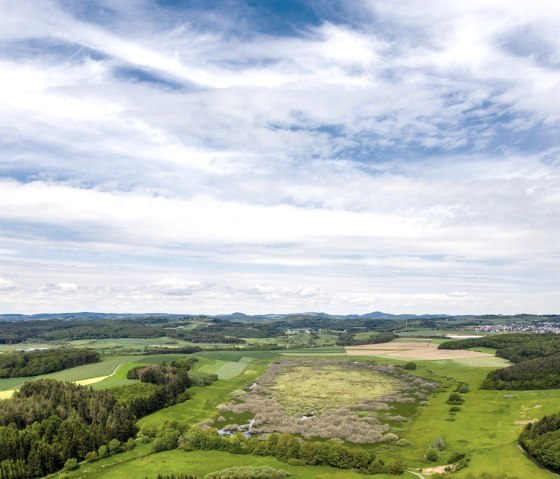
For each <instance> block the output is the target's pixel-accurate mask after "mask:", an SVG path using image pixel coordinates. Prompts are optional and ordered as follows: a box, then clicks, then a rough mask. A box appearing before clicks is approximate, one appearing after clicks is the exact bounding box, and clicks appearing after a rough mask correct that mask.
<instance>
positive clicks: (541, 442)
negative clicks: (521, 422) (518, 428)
mask: <svg viewBox="0 0 560 479" xmlns="http://www.w3.org/2000/svg"><path fill="white" fill-rule="evenodd" d="M519 442H520V444H521V445H522V446H523V448H524V449H525V451H527V453H528V454H529V455H530V456H532V457H533V458H534V459H535V460H536V461H538V462H539V463H540V464H542V465H543V466H545V467H548V468H549V469H551V470H553V471H555V472H560V413H556V414H551V415H549V416H544V417H543V418H542V419H541V420H540V421H538V422H535V423H529V424H527V426H525V429H524V430H523V432H522V433H521V435H520V436H519Z"/></svg>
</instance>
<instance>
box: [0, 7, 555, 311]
mask: <svg viewBox="0 0 560 479" xmlns="http://www.w3.org/2000/svg"><path fill="white" fill-rule="evenodd" d="M147 5H149V2H132V3H129V2H125V3H123V4H120V3H119V4H118V5H116V4H113V5H110V7H111V8H113V9H114V10H115V11H116V15H117V17H116V18H114V21H113V22H104V23H103V24H96V23H94V22H88V21H87V19H86V18H84V17H81V19H78V18H77V17H76V16H74V15H73V13H72V11H70V10H68V9H67V7H68V5H66V4H64V3H63V2H54V1H40V2H30V1H21V2H3V3H2V4H1V6H0V8H1V10H2V15H0V18H1V19H0V37H1V38H2V40H3V41H4V42H5V45H4V46H0V54H1V56H0V73H1V74H0V108H1V109H2V112H3V115H2V120H0V138H2V150H1V151H2V153H1V155H0V224H1V228H0V229H2V234H1V236H0V261H2V262H3V265H4V264H5V265H6V268H8V269H9V271H10V274H11V275H12V276H9V278H14V283H13V284H16V282H17V288H15V289H14V286H13V284H12V283H11V282H10V281H11V280H3V281H9V282H10V284H9V287H6V285H4V287H3V286H2V285H3V284H4V283H2V282H1V281H0V289H3V295H1V296H2V298H0V305H4V307H10V308H12V309H14V308H15V309H17V308H19V307H22V305H27V306H26V307H29V308H38V309H41V307H43V308H46V309H49V308H60V310H64V309H69V308H70V309H84V308H83V307H82V306H87V305H90V306H91V308H92V309H99V308H100V307H102V308H103V309H119V310H126V309H130V308H133V309H136V308H138V309H144V310H155V309H158V308H161V309H162V310H174V311H184V310H185V309H189V310H192V308H194V309H197V308H200V309H198V311H200V312H203V310H204V308H208V309H207V310H208V311H210V310H212V311H219V312H227V311H228V309H230V308H231V309H230V310H240V309H245V310H247V311H249V310H251V309H253V310H254V311H257V310H258V311H259V312H266V311H267V310H268V311H270V310H273V309H275V310H279V309H282V308H285V309H286V310H292V311H297V310H304V309H306V310H308V309H311V308H315V307H316V308H318V309H327V308H331V309H332V310H333V311H334V310H337V311H341V310H343V309H345V308H346V309H347V308H348V305H352V307H356V308H364V309H365V310H362V312H365V311H367V310H368V309H370V308H372V309H381V308H383V307H384V308H388V309H390V310H392V311H403V310H404V309H406V308H409V310H413V309H414V308H417V309H418V311H420V312H422V311H423V312H434V311H435V310H441V309H445V311H446V312H453V311H452V310H453V308H458V309H461V311H464V312H469V311H467V310H468V308H471V310H474V309H476V310H477V311H486V310H487V308H495V309H493V311H496V312H500V308H502V310H503V311H504V312H505V311H509V312H516V311H519V310H534V308H542V311H550V310H554V309H555V308H556V309H557V307H558V306H559V305H558V300H557V299H556V298H557V289H558V283H557V276H556V275H557V271H558V256H557V252H558V245H557V241H556V238H557V234H558V231H559V229H560V225H559V221H560V218H559V217H558V214H557V208H558V201H559V197H558V193H557V191H558V189H559V188H558V187H559V186H560V185H559V173H558V165H559V164H560V163H559V158H560V157H559V154H560V150H559V148H558V142H557V138H558V135H557V133H558V128H559V126H560V103H559V102H558V101H555V100H556V98H557V94H556V92H557V91H558V90H560V70H559V69H558V61H559V57H558V54H557V52H558V51H560V50H559V47H560V40H559V37H558V35H557V27H556V25H557V24H558V21H560V8H559V6H558V5H557V4H556V3H554V2H547V1H545V0H538V1H537V3H534V2H532V3H531V4H530V5H529V4H528V3H527V2H525V1H522V2H517V3H514V4H512V3H511V2H505V1H501V0H500V1H498V0H495V1H491V2H486V1H482V0H480V1H478V0H476V1H473V2H444V1H443V0H442V1H437V2H435V3H433V4H431V6H430V8H426V6H425V5H423V4H421V3H419V2H414V1H405V2H399V3H398V4H396V3H395V2H391V1H386V0H375V1H374V0H371V1H365V0H364V1H363V2H360V4H359V5H358V3H356V4H352V6H350V5H346V6H345V8H346V9H347V10H342V9H341V12H343V11H344V12H346V13H348V14H349V15H350V13H349V12H351V10H352V8H361V10H360V17H359V19H358V21H356V18H355V17H351V16H349V17H348V19H347V20H348V21H347V22H346V23H345V24H342V23H335V22H334V21H327V20H325V21H324V22H322V23H321V24H320V25H313V26H309V27H308V28H303V29H302V30H301V31H300V32H298V34H297V35H295V34H294V35H274V34H273V33H270V34H266V35H265V34H262V33H258V29H257V31H251V32H246V33H245V34H239V31H238V30H236V29H234V30H232V31H225V27H224V30H221V29H216V28H214V29H212V28H211V25H213V24H212V22H209V23H204V22H197V21H196V17H190V16H186V18H187V20H184V21H183V20H181V21H178V22H176V21H174V22H173V26H172V27H170V26H169V25H170V24H169V23H166V22H164V21H162V18H163V14H162V11H160V10H158V9H157V8H156V9H155V10H154V11H153V12H152V13H153V15H152V14H151V15H145V8H146V6H147ZM362 7H363V8H362ZM45 12H48V13H45ZM368 12H369V13H371V17H368V16H367V15H368ZM223 14H224V13H223V12H221V13H220V15H223ZM216 15H217V14H215V16H216ZM189 21H190V22H191V23H189ZM214 21H216V22H218V23H220V22H222V23H220V25H226V26H227V20H223V19H222V20H220V19H217V20H216V19H215V20H214ZM177 23H180V24H179V25H178V24H177ZM208 25H210V27H209V26H208ZM236 28H238V27H237V25H236ZM30 40H32V41H33V45H34V46H33V45H31V46H30V45H28V44H27V43H26V42H28V41H30ZM47 40H48V41H47ZM58 43H60V45H58ZM18 45H19V46H18ZM22 45H23V46H22ZM38 45H39V46H38ZM41 45H43V46H42V47H41ZM18 48H20V49H21V50H18ZM65 48H67V49H68V51H70V52H72V53H69V54H64V53H61V51H62V52H63V51H64V49H65ZM88 49H90V50H88ZM93 51H95V53H93ZM14 52H15V53H14ZM87 52H90V53H89V54H88V53H87ZM131 69H137V70H138V72H137V73H136V75H138V78H136V77H134V75H133V74H132V73H130V70H131ZM519 72H523V74H522V75H520V74H519ZM37 264H40V265H43V268H40V269H37ZM99 268H101V269H99ZM104 268H107V269H104ZM134 268H138V271H136V270H134ZM193 268H194V269H193ZM8 269H6V271H8ZM117 270H118V271H120V270H123V271H124V272H123V273H122V277H121V282H116V281H115V282H114V283H113V282H112V281H109V280H108V277H110V276H111V275H113V274H115V271H117ZM3 271H4V269H3ZM133 271H134V272H133ZM137 274H138V275H139V276H143V277H146V281H144V282H142V283H140V282H138V281H137V280H136V275H137ZM18 275H20V276H18ZM6 278H8V276H6ZM162 278H163V279H162ZM41 285H47V286H44V287H43V288H41ZM78 285H79V286H78ZM41 289H42V290H41ZM37 291H39V292H37ZM450 291H451V293H450ZM466 291H468V292H469V293H468V294H467V293H465V294H463V293H464V292H466ZM49 292H51V293H60V294H47V293H49ZM67 293H72V294H67ZM25 294H27V295H28V297H29V295H31V297H30V299H29V301H27V300H25V301H24V299H26V298H25V296H24V295H25ZM116 297H118V301H115V299H114V298H116ZM186 297H188V301H189V303H188V305H186V304H185V298H186ZM155 306H157V308H155V309H154V307H155Z"/></svg>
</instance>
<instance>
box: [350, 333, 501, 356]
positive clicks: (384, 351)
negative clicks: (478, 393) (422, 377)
mask: <svg viewBox="0 0 560 479" xmlns="http://www.w3.org/2000/svg"><path fill="white" fill-rule="evenodd" d="M407 339H410V340H411V341H391V342H389V343H382V344H365V345H362V346H348V347H346V348H345V349H346V354H347V355H348V356H380V357H384V358H392V359H402V360H405V361H406V360H409V359H410V360H413V359H416V360H432V361H437V360H446V359H474V358H492V357H493V355H491V354H488V353H481V352H478V351H466V350H451V349H437V347H438V344H437V343H433V342H432V341H431V340H430V339H422V338H407Z"/></svg>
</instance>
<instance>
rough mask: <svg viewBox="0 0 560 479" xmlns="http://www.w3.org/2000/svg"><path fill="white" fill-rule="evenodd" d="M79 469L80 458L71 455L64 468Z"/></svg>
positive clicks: (69, 469) (67, 469)
mask: <svg viewBox="0 0 560 479" xmlns="http://www.w3.org/2000/svg"><path fill="white" fill-rule="evenodd" d="M74 469H78V460H77V459H76V458H75V457H71V458H70V459H68V460H67V461H66V462H65V463H64V470H66V471H73V470H74Z"/></svg>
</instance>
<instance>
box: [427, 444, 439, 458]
mask: <svg viewBox="0 0 560 479" xmlns="http://www.w3.org/2000/svg"><path fill="white" fill-rule="evenodd" d="M424 458H425V459H426V461H430V462H436V461H437V460H438V459H439V452H438V451H437V450H436V449H434V448H433V447H429V448H428V449H426V454H425V455H424Z"/></svg>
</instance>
